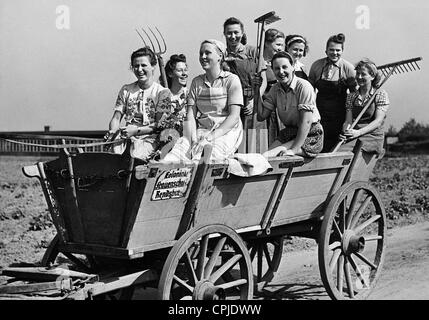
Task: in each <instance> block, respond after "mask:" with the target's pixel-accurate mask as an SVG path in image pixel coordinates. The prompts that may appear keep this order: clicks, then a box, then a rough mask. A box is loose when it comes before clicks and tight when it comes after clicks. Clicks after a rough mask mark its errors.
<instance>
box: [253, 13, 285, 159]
mask: <svg viewBox="0 0 429 320" xmlns="http://www.w3.org/2000/svg"><path fill="white" fill-rule="evenodd" d="M280 19H281V18H280V17H279V16H277V15H276V13H275V11H270V12H268V13H266V14H264V15H262V16H260V17H258V18H256V19H255V21H254V22H255V23H257V24H258V26H257V27H258V29H257V39H256V55H255V63H256V66H257V73H258V74H260V73H261V71H262V69H263V68H264V67H265V64H264V42H265V26H267V25H269V24H271V23H274V22H276V21H279V20H280ZM259 95H260V94H259V88H257V90H256V91H255V93H254V100H253V101H255V105H254V110H253V117H252V128H251V129H253V130H250V135H249V141H248V152H250V153H254V152H256V130H254V129H255V128H256V116H257V115H256V114H257V101H259ZM245 129H247V128H245ZM246 131H247V130H246ZM259 138H260V146H259V149H260V150H259V151H261V150H263V149H264V150H266V149H268V136H267V132H266V130H265V131H264V132H261V134H260V137H259Z"/></svg>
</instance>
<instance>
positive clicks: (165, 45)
mask: <svg viewBox="0 0 429 320" xmlns="http://www.w3.org/2000/svg"><path fill="white" fill-rule="evenodd" d="M155 29H156V31H158V33H159V35H160V36H161V39H162V42H163V44H164V50H161V52H160V54H163V53H166V52H167V44H166V43H165V39H164V37H163V36H162V33H161V32H160V31H159V30H158V28H157V27H156V26H155Z"/></svg>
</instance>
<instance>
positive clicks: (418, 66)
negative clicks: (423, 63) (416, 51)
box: [414, 62, 420, 70]
mask: <svg viewBox="0 0 429 320" xmlns="http://www.w3.org/2000/svg"><path fill="white" fill-rule="evenodd" d="M414 63H415V64H416V66H417V68H418V69H419V70H420V66H419V64H418V63H417V62H414Z"/></svg>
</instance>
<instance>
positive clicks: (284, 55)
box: [271, 51, 294, 66]
mask: <svg viewBox="0 0 429 320" xmlns="http://www.w3.org/2000/svg"><path fill="white" fill-rule="evenodd" d="M279 58H286V59H288V60H289V62H290V64H291V65H292V66H293V62H294V60H293V57H292V56H291V55H290V53H288V52H286V51H279V52H276V53H275V54H274V55H273V58H272V59H271V65H273V63H274V60H276V59H279Z"/></svg>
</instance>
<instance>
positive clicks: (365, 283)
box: [349, 256, 369, 288]
mask: <svg viewBox="0 0 429 320" xmlns="http://www.w3.org/2000/svg"><path fill="white" fill-rule="evenodd" d="M349 260H350V264H351V265H352V268H353V269H354V271H355V273H356V276H357V277H358V278H359V280H360V282H361V283H362V285H363V286H365V287H366V288H369V283H368V281H367V279H365V278H364V276H363V274H362V271H361V270H360V268H359V266H358V265H357V264H356V261H355V260H354V259H353V257H352V256H350V257H349Z"/></svg>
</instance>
